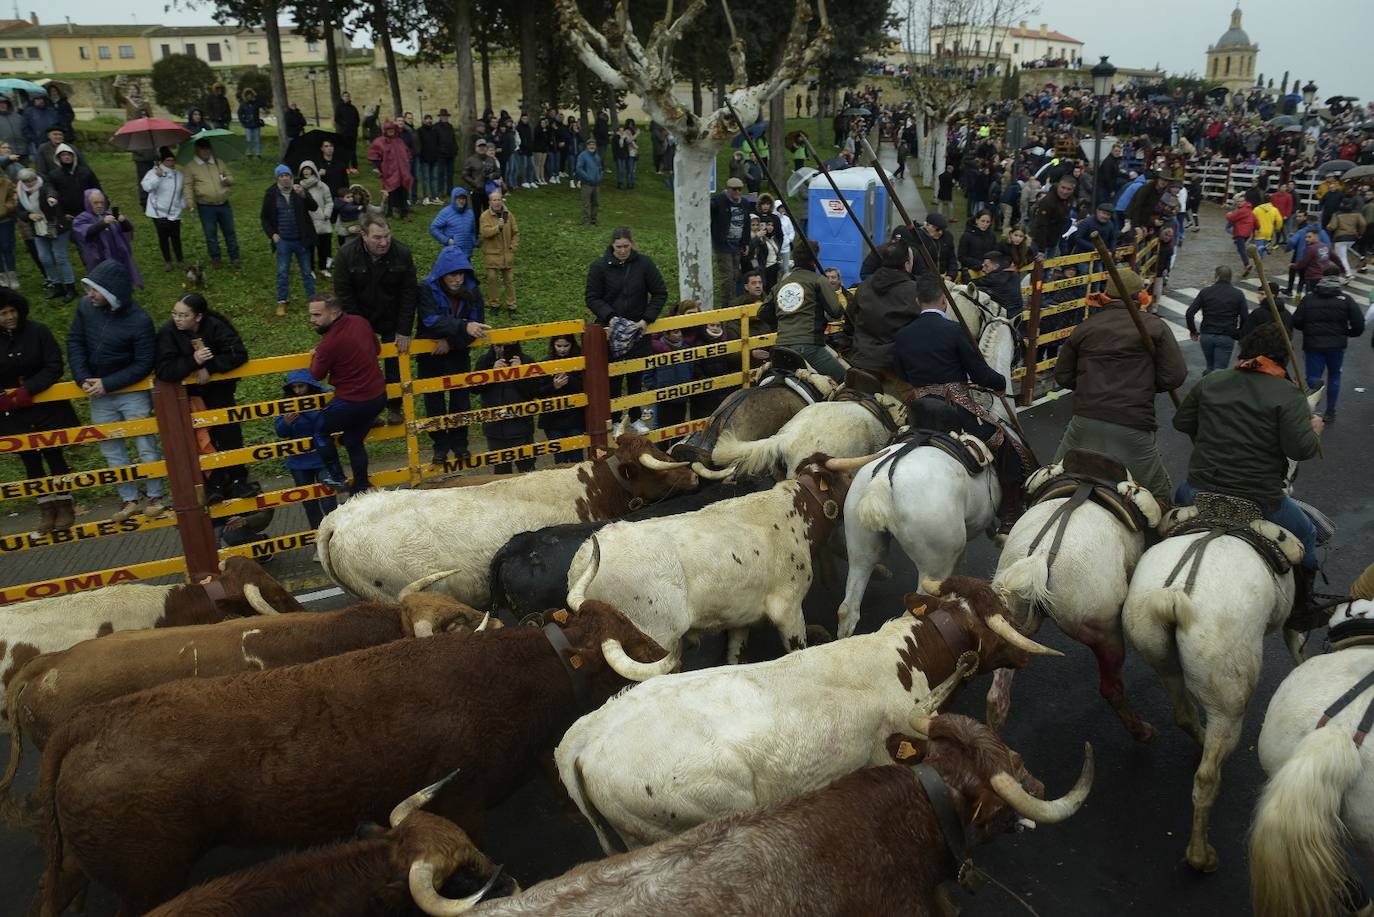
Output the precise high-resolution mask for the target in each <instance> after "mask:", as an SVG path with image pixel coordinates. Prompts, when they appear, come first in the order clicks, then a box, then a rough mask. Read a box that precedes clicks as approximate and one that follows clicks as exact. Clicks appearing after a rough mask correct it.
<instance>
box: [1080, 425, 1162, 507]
mask: <svg viewBox="0 0 1374 917" xmlns="http://www.w3.org/2000/svg"><path fill="white" fill-rule="evenodd" d="M1070 449H1091V450H1092V451H1094V452H1102V453H1105V454H1107V455H1110V456H1111V457H1112V458H1114V459H1116V460H1117V461H1119V462H1120V463H1121V464H1123V465H1125V466H1126V470H1127V471H1129V472H1130V473H1131V477H1132V478H1134V479H1135V480H1136V481H1137V482H1139V483H1140V485H1141V486H1142V487H1144V488H1146V489H1147V490H1149V491H1150V493H1151V494H1153V495H1154V497H1155V499H1156V500H1158V501H1159V502H1160V503H1161V504H1163V505H1168V503H1169V501H1170V499H1172V497H1173V492H1174V485H1173V482H1171V481H1170V480H1169V472H1168V471H1166V470H1165V468H1164V460H1163V459H1162V458H1160V455H1159V446H1158V445H1157V444H1156V442H1155V434H1154V432H1153V431H1150V430H1137V429H1135V428H1134V427H1124V426H1122V425H1120V424H1115V423H1111V422H1110V421H1106V420H1096V419H1094V418H1091V417H1080V416H1075V417H1074V418H1073V420H1070V421H1069V425H1068V427H1067V428H1065V430H1064V438H1063V439H1061V440H1060V441H1059V449H1058V450H1057V451H1056V452H1055V454H1054V460H1055V461H1056V462H1058V461H1061V460H1062V459H1063V458H1064V453H1066V452H1068V451H1069V450H1070Z"/></svg>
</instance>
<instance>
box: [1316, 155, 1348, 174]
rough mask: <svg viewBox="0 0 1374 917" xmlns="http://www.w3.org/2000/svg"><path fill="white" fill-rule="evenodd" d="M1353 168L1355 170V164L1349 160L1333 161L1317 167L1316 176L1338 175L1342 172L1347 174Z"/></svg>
mask: <svg viewBox="0 0 1374 917" xmlns="http://www.w3.org/2000/svg"><path fill="white" fill-rule="evenodd" d="M1353 168H1355V164H1354V163H1353V162H1351V161H1350V160H1349V159H1333V160H1331V161H1330V162H1324V163H1322V164H1321V165H1319V166H1317V174H1318V175H1322V176H1325V175H1332V174H1340V173H1342V172H1348V171H1349V170H1351V169H1353Z"/></svg>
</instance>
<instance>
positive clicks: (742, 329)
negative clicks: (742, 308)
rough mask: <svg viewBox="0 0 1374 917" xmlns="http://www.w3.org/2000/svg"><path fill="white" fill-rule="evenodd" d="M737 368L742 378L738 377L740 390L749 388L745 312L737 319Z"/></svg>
mask: <svg viewBox="0 0 1374 917" xmlns="http://www.w3.org/2000/svg"><path fill="white" fill-rule="evenodd" d="M739 340H740V347H739V368H740V371H741V372H742V373H744V375H743V376H741V377H740V388H748V387H749V313H748V312H746V313H744V314H743V315H741V316H740V317H739Z"/></svg>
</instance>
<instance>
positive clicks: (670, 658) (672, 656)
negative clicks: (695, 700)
mask: <svg viewBox="0 0 1374 917" xmlns="http://www.w3.org/2000/svg"><path fill="white" fill-rule="evenodd" d="M601 655H602V656H603V657H605V659H606V664H607V665H608V666H610V667H611V669H612V670H613V671H614V672H615V673H616V674H617V675H619V676H620V677H621V678H626V679H629V680H630V681H648V680H649V679H650V678H654V677H655V676H658V675H667V674H668V673H669V672H671V671H672V670H673V669H675V668H677V666H678V661H679V660H678V651H677V648H676V647H674V648H673V650H672V651H671V652H669V653H668V655H666V656H664V657H663V658H662V659H660V660H659V661H658V662H640V661H638V660H636V659H631V658H630V656H629V654H628V653H626V652H625V648H624V647H622V646H621V645H620V641H619V640H616V639H615V638H614V637H608V638H606V639H605V640H602V641H601Z"/></svg>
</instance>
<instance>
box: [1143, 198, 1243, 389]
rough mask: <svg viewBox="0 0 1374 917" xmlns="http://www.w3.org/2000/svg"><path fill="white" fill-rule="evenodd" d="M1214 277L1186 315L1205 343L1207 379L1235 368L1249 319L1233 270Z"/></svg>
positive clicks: (1196, 335) (1193, 334) (1221, 270)
mask: <svg viewBox="0 0 1374 917" xmlns="http://www.w3.org/2000/svg"><path fill="white" fill-rule="evenodd" d="M1141 190H1144V189H1143V188H1142V189H1141ZM1214 276H1215V278H1216V279H1215V280H1214V281H1213V283H1212V285H1211V286H1210V287H1204V288H1203V289H1202V291H1201V292H1199V293H1198V294H1197V298H1196V299H1194V300H1193V304H1192V305H1191V306H1189V307H1188V311H1187V313H1186V314H1185V315H1184V321H1186V322H1187V323H1188V334H1189V336H1191V337H1192V339H1193V340H1195V341H1199V342H1200V343H1201V344H1202V358H1203V361H1204V362H1205V363H1206V364H1207V368H1206V369H1204V370H1203V371H1202V374H1203V375H1204V376H1205V375H1207V374H1208V373H1210V372H1214V371H1215V370H1218V369H1229V368H1230V367H1231V348H1232V346H1233V345H1234V344H1235V343H1236V340H1237V339H1238V338H1239V336H1240V323H1241V321H1243V320H1244V318H1245V313H1246V306H1247V303H1246V301H1245V294H1244V293H1242V292H1241V291H1240V290H1239V289H1238V288H1236V287H1233V286H1231V269H1230V268H1229V267H1224V266H1223V267H1219V268H1217V271H1216V274H1215V275H1214ZM1199 310H1200V311H1201V312H1202V329H1201V330H1200V331H1199V330H1198V327H1197V325H1196V324H1195V323H1194V322H1193V316H1194V315H1196V314H1197V313H1198V311H1199Z"/></svg>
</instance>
